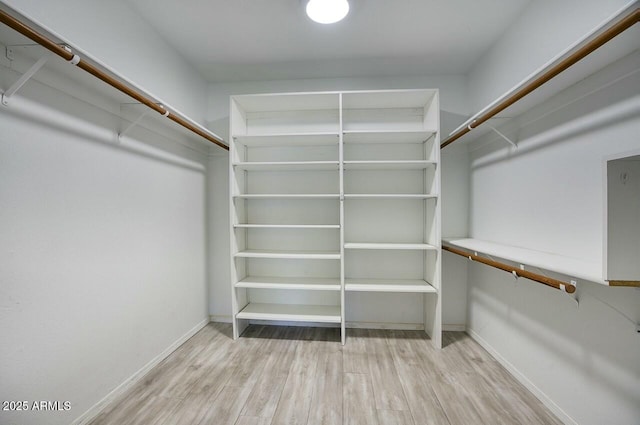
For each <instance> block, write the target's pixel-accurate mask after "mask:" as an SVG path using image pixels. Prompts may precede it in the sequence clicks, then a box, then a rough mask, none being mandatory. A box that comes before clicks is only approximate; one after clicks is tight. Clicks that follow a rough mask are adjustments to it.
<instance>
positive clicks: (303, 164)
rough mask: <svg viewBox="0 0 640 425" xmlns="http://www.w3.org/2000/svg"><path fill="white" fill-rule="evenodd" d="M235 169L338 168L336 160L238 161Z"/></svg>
mask: <svg viewBox="0 0 640 425" xmlns="http://www.w3.org/2000/svg"><path fill="white" fill-rule="evenodd" d="M233 166H234V167H236V169H237V170H246V171H321V170H329V171H331V170H336V171H337V170H338V169H339V168H340V163H339V162H338V161H292V162H238V163H235V164H233Z"/></svg>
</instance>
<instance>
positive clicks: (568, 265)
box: [443, 238, 606, 285]
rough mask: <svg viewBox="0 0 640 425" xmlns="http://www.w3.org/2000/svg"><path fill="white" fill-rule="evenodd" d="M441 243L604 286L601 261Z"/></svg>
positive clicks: (478, 243) (470, 242) (468, 242)
mask: <svg viewBox="0 0 640 425" xmlns="http://www.w3.org/2000/svg"><path fill="white" fill-rule="evenodd" d="M443 242H444V243H447V244H449V245H453V246H457V247H459V248H463V249H466V250H469V251H474V252H478V253H482V254H488V255H492V256H495V257H500V258H503V259H505V260H508V261H513V262H515V263H519V264H524V265H529V266H533V267H539V268H541V269H544V270H549V271H552V272H557V273H562V274H564V275H567V276H570V277H577V278H580V279H584V280H588V281H590V282H597V283H601V284H605V285H606V282H605V281H604V279H603V278H602V263H601V261H587V260H580V259H577V258H571V257H566V256H564V255H559V254H553V253H550V252H542V251H536V250H533V249H526V248H520V247H516V246H511V245H503V244H499V243H495V242H489V241H484V240H480V239H468V238H465V239H443Z"/></svg>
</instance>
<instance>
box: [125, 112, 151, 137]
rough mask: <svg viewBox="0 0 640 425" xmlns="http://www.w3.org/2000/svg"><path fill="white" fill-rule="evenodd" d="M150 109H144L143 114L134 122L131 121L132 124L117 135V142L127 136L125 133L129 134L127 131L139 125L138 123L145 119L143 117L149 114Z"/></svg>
mask: <svg viewBox="0 0 640 425" xmlns="http://www.w3.org/2000/svg"><path fill="white" fill-rule="evenodd" d="M149 111H150V109H145V110H144V112H143V113H141V114H140V116H139V117H138V118H136V120H135V121H133V122H132V123H130V124H129V125H128V126H126V127H125V129H124V130H122V131H121V132H120V133H119V134H118V140H120V139H122V137H124V135H125V134H127V132H129V130H131V129H132V128H133V127H135V126H136V125H138V124H140V122H141V121H142V119H143V118H144V117H145V115H147V114H148V113H149Z"/></svg>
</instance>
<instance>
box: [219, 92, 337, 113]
mask: <svg viewBox="0 0 640 425" xmlns="http://www.w3.org/2000/svg"><path fill="white" fill-rule="evenodd" d="M231 99H232V100H233V101H235V102H236V104H237V105H238V106H240V108H242V110H243V111H244V112H249V113H252V112H280V111H316V110H326V109H335V110H338V108H339V96H338V93H337V92H336V93H332V92H329V93H284V94H257V95H256V94H251V95H238V96H232V97H231Z"/></svg>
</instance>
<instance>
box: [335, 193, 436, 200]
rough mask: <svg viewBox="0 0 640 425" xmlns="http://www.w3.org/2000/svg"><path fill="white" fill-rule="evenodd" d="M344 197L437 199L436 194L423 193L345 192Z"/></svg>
mask: <svg viewBox="0 0 640 425" xmlns="http://www.w3.org/2000/svg"><path fill="white" fill-rule="evenodd" d="M344 198H345V199H437V198H438V195H433V194H426V193H425V194H423V193H348V194H347V193H345V194H344Z"/></svg>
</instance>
